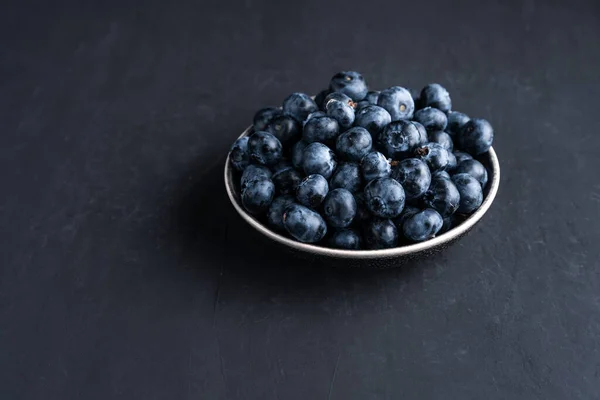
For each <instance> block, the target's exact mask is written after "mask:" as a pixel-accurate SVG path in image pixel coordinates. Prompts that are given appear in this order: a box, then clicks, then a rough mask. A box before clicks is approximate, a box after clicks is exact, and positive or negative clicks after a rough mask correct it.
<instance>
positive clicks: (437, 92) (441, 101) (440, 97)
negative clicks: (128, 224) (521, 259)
mask: <svg viewBox="0 0 600 400" xmlns="http://www.w3.org/2000/svg"><path fill="white" fill-rule="evenodd" d="M421 104H422V105H423V107H433V108H437V109H438V110H441V111H443V112H445V113H447V112H448V111H450V110H451V109H452V100H450V94H449V93H448V91H447V90H446V89H444V87H443V86H442V85H439V84H437V83H431V84H429V85H427V86H425V87H424V88H423V90H421Z"/></svg>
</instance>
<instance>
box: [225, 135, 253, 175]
mask: <svg viewBox="0 0 600 400" xmlns="http://www.w3.org/2000/svg"><path fill="white" fill-rule="evenodd" d="M229 161H230V162H231V165H232V166H233V168H235V169H236V170H238V171H243V170H244V168H246V167H247V166H248V164H249V163H250V160H249V157H248V136H244V137H241V138H239V139H238V140H236V141H235V142H234V143H233V146H231V150H229Z"/></svg>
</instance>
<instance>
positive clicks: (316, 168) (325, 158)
mask: <svg viewBox="0 0 600 400" xmlns="http://www.w3.org/2000/svg"><path fill="white" fill-rule="evenodd" d="M336 166H337V160H336V156H335V153H334V152H333V151H331V149H330V148H329V147H327V146H325V145H324V144H323V143H318V142H315V143H310V144H309V145H308V146H306V147H305V148H304V152H303V153H302V168H303V169H304V173H305V174H306V175H311V174H319V175H323V177H324V178H325V179H329V178H330V177H331V174H333V171H334V170H335V167H336Z"/></svg>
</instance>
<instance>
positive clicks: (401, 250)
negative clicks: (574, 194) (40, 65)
mask: <svg viewBox="0 0 600 400" xmlns="http://www.w3.org/2000/svg"><path fill="white" fill-rule="evenodd" d="M251 128H252V127H251V126H250V127H248V128H247V129H246V130H245V131H244V132H243V133H242V134H241V135H240V137H243V136H246V135H248V134H249V133H250V132H251ZM477 159H478V160H479V161H480V162H481V163H482V164H483V165H485V167H486V168H487V170H488V174H489V179H488V184H487V186H486V188H485V189H484V199H483V203H482V204H481V207H479V209H478V210H477V211H475V212H474V213H473V214H471V215H470V216H469V217H468V218H467V219H466V220H464V221H463V222H462V223H461V224H460V225H458V226H456V227H454V228H452V229H450V230H449V231H448V232H445V233H443V234H441V235H439V236H436V237H435V238H433V239H430V240H427V241H425V242H421V243H415V244H410V245H407V246H402V247H394V248H391V249H382V250H342V249H334V248H330V247H323V246H319V245H315V244H308V243H301V242H297V241H296V240H293V239H290V238H289V237H286V236H284V235H282V234H279V233H277V232H275V231H273V230H271V229H270V228H269V227H268V226H267V225H266V224H264V223H263V222H261V221H260V220H258V219H256V218H255V217H254V216H252V215H251V214H249V213H247V212H246V210H244V207H243V206H242V203H241V199H240V193H239V185H238V182H237V181H238V180H239V174H238V173H237V172H236V171H235V170H234V169H233V168H232V167H231V164H230V162H229V156H227V160H226V161H225V188H226V190H227V194H228V196H229V199H230V200H231V204H233V206H234V208H235V209H236V211H237V212H238V213H239V214H240V216H241V217H242V218H243V219H244V220H245V221H246V222H247V223H249V224H250V225H251V226H252V227H253V228H254V229H256V230H257V231H259V232H260V233H261V234H263V235H265V236H266V237H268V238H269V239H272V240H274V241H276V242H278V243H280V244H282V245H284V246H287V247H290V248H292V249H293V250H298V251H302V252H307V253H311V254H312V255H321V256H326V257H335V258H347V259H380V258H392V257H400V256H409V255H410V256H414V255H416V254H417V253H420V252H427V251H431V250H433V249H436V248H438V247H441V246H443V245H445V244H448V243H449V242H452V241H453V240H455V239H457V238H458V237H460V236H462V235H464V234H465V233H466V232H467V231H469V230H470V229H471V228H472V227H473V226H474V225H475V224H476V223H477V222H478V221H479V220H480V219H481V218H482V217H483V215H484V214H485V213H486V212H487V211H488V210H489V208H490V206H491V205H492V202H493V201H494V198H495V197H496V193H497V192H498V186H499V185H500V165H499V163H498V158H497V156H496V152H495V151H494V149H493V148H490V150H489V152H487V153H485V154H483V155H481V156H480V157H478V158H477Z"/></svg>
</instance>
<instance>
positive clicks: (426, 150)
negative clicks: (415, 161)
mask: <svg viewBox="0 0 600 400" xmlns="http://www.w3.org/2000/svg"><path fill="white" fill-rule="evenodd" d="M427 154H429V148H428V147H419V148H418V149H416V150H415V155H417V156H421V157H423V156H426V155H427Z"/></svg>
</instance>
